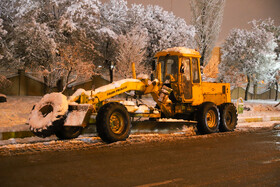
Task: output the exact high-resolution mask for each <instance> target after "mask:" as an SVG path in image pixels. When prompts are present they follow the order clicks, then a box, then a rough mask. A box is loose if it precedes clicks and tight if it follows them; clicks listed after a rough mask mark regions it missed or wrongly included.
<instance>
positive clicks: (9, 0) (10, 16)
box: [0, 0, 17, 69]
mask: <svg viewBox="0 0 280 187" xmlns="http://www.w3.org/2000/svg"><path fill="white" fill-rule="evenodd" d="M16 4H17V1H16V0H1V1H0V19H1V31H0V37H1V42H0V56H1V58H0V67H1V68H6V69H11V68H12V67H15V64H13V62H14V60H15V59H14V46H13V43H14V38H15V36H16V33H15V32H14V28H15V15H16V13H17V11H16Z"/></svg>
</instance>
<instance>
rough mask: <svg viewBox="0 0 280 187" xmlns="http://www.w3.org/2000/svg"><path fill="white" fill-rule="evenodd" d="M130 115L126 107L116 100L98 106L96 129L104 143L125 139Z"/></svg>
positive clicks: (129, 124) (128, 131) (127, 133)
mask: <svg viewBox="0 0 280 187" xmlns="http://www.w3.org/2000/svg"><path fill="white" fill-rule="evenodd" d="M130 127H131V122H130V117H129V114H128V112H127V110H126V108H125V107H124V106H123V105H122V104H120V103H116V102H111V103H107V104H105V105H104V106H102V107H101V108H100V110H99V111H98V115H97V118H96V130H97V133H98V135H99V137H100V138H101V139H102V140H103V141H104V142H106V143H112V142H116V141H122V140H126V138H128V136H129V134H130Z"/></svg>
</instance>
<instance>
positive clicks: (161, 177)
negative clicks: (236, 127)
mask: <svg viewBox="0 0 280 187" xmlns="http://www.w3.org/2000/svg"><path fill="white" fill-rule="evenodd" d="M206 185H207V186H244V185H245V186H248V185H249V186H254V185H255V186H280V130H261V131H254V132H247V133H236V132H233V133H229V134H228V135H223V136H211V135H210V136H197V137H196V138H193V137H192V138H191V137H186V138H185V139H179V140H176V141H157V142H155V141H151V142H147V143H142V144H133V143H132V144H127V145H125V146H121V147H110V146H108V147H106V146H104V147H101V148H95V149H89V150H76V151H64V152H45V153H39V154H31V155H18V156H12V157H0V186H5V187H6V186H206Z"/></svg>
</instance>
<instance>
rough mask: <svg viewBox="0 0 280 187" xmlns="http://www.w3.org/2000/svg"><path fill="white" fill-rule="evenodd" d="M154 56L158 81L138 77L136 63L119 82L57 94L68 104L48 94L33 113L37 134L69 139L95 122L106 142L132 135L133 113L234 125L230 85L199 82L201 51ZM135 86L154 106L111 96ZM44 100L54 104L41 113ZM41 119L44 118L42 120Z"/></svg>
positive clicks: (208, 128) (208, 125)
mask: <svg viewBox="0 0 280 187" xmlns="http://www.w3.org/2000/svg"><path fill="white" fill-rule="evenodd" d="M155 57H156V59H157V62H156V63H155V64H154V66H153V67H155V68H154V70H153V75H154V76H153V77H155V79H154V80H150V79H149V78H148V76H138V77H137V78H136V74H135V66H134V65H132V68H133V79H124V80H120V81H116V82H113V83H111V84H109V85H106V86H103V87H100V88H97V89H96V90H90V91H85V90H82V89H79V90H77V91H76V92H75V93H74V94H73V95H72V96H71V97H70V98H69V99H68V100H66V101H65V98H66V97H63V96H59V97H60V98H61V99H62V100H63V101H60V102H59V103H64V105H67V106H64V105H62V104H57V102H56V101H55V100H52V99H50V98H52V97H51V94H48V95H46V96H44V97H43V99H42V100H41V101H40V103H38V104H37V105H36V106H35V108H34V110H33V111H32V112H31V115H30V119H29V124H30V129H31V130H32V131H33V132H34V133H35V134H36V135H38V136H42V137H45V136H48V135H50V134H56V135H57V136H58V137H59V138H63V139H69V138H75V137H77V136H78V135H79V134H80V133H81V129H82V128H84V127H86V126H87V125H88V124H91V123H93V124H96V129H97V132H98V135H99V136H100V137H101V139H102V140H103V141H104V142H107V143H111V142H115V141H121V140H125V139H126V138H127V137H128V136H129V134H130V128H131V118H132V117H147V118H149V119H150V120H157V119H160V118H163V117H164V118H173V119H184V120H192V121H197V129H198V131H199V132H200V133H202V134H208V133H214V132H218V131H223V132H224V131H233V130H234V129H235V127H236V125H237V111H236V108H235V106H234V105H233V104H232V103H231V96H230V85H229V84H228V83H207V82H202V81H201V73H200V66H199V64H200V62H199V60H200V54H199V52H197V51H196V50H193V49H187V48H182V47H176V48H170V49H166V50H164V51H161V52H158V53H157V54H156V55H155ZM131 91H134V93H135V95H134V97H135V98H137V97H141V96H142V95H146V94H150V95H151V96H152V98H153V100H154V101H155V102H156V106H155V107H152V106H147V105H139V104H138V103H137V102H136V103H135V102H132V101H126V100H114V101H112V100H109V99H110V98H112V97H114V96H118V95H120V94H123V93H127V92H131ZM52 94H53V95H55V94H56V95H57V94H58V93H52ZM61 95H62V94H61ZM47 96H48V97H47ZM44 98H45V99H44ZM65 103H66V104H65ZM46 105H50V106H51V107H49V108H50V109H49V111H44V114H42V108H46V107H45V106H46ZM56 112H57V113H59V115H57V113H56ZM38 119H41V120H42V121H44V122H45V123H40V124H39V125H38V123H37V122H38Z"/></svg>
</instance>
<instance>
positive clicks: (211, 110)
mask: <svg viewBox="0 0 280 187" xmlns="http://www.w3.org/2000/svg"><path fill="white" fill-rule="evenodd" d="M197 121H198V125H197V128H198V131H199V132H200V133H201V134H210V133H214V132H217V131H218V128H219V111H218V108H217V106H216V105H215V104H214V103H204V104H202V106H201V107H200V108H199V110H198V113H197Z"/></svg>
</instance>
